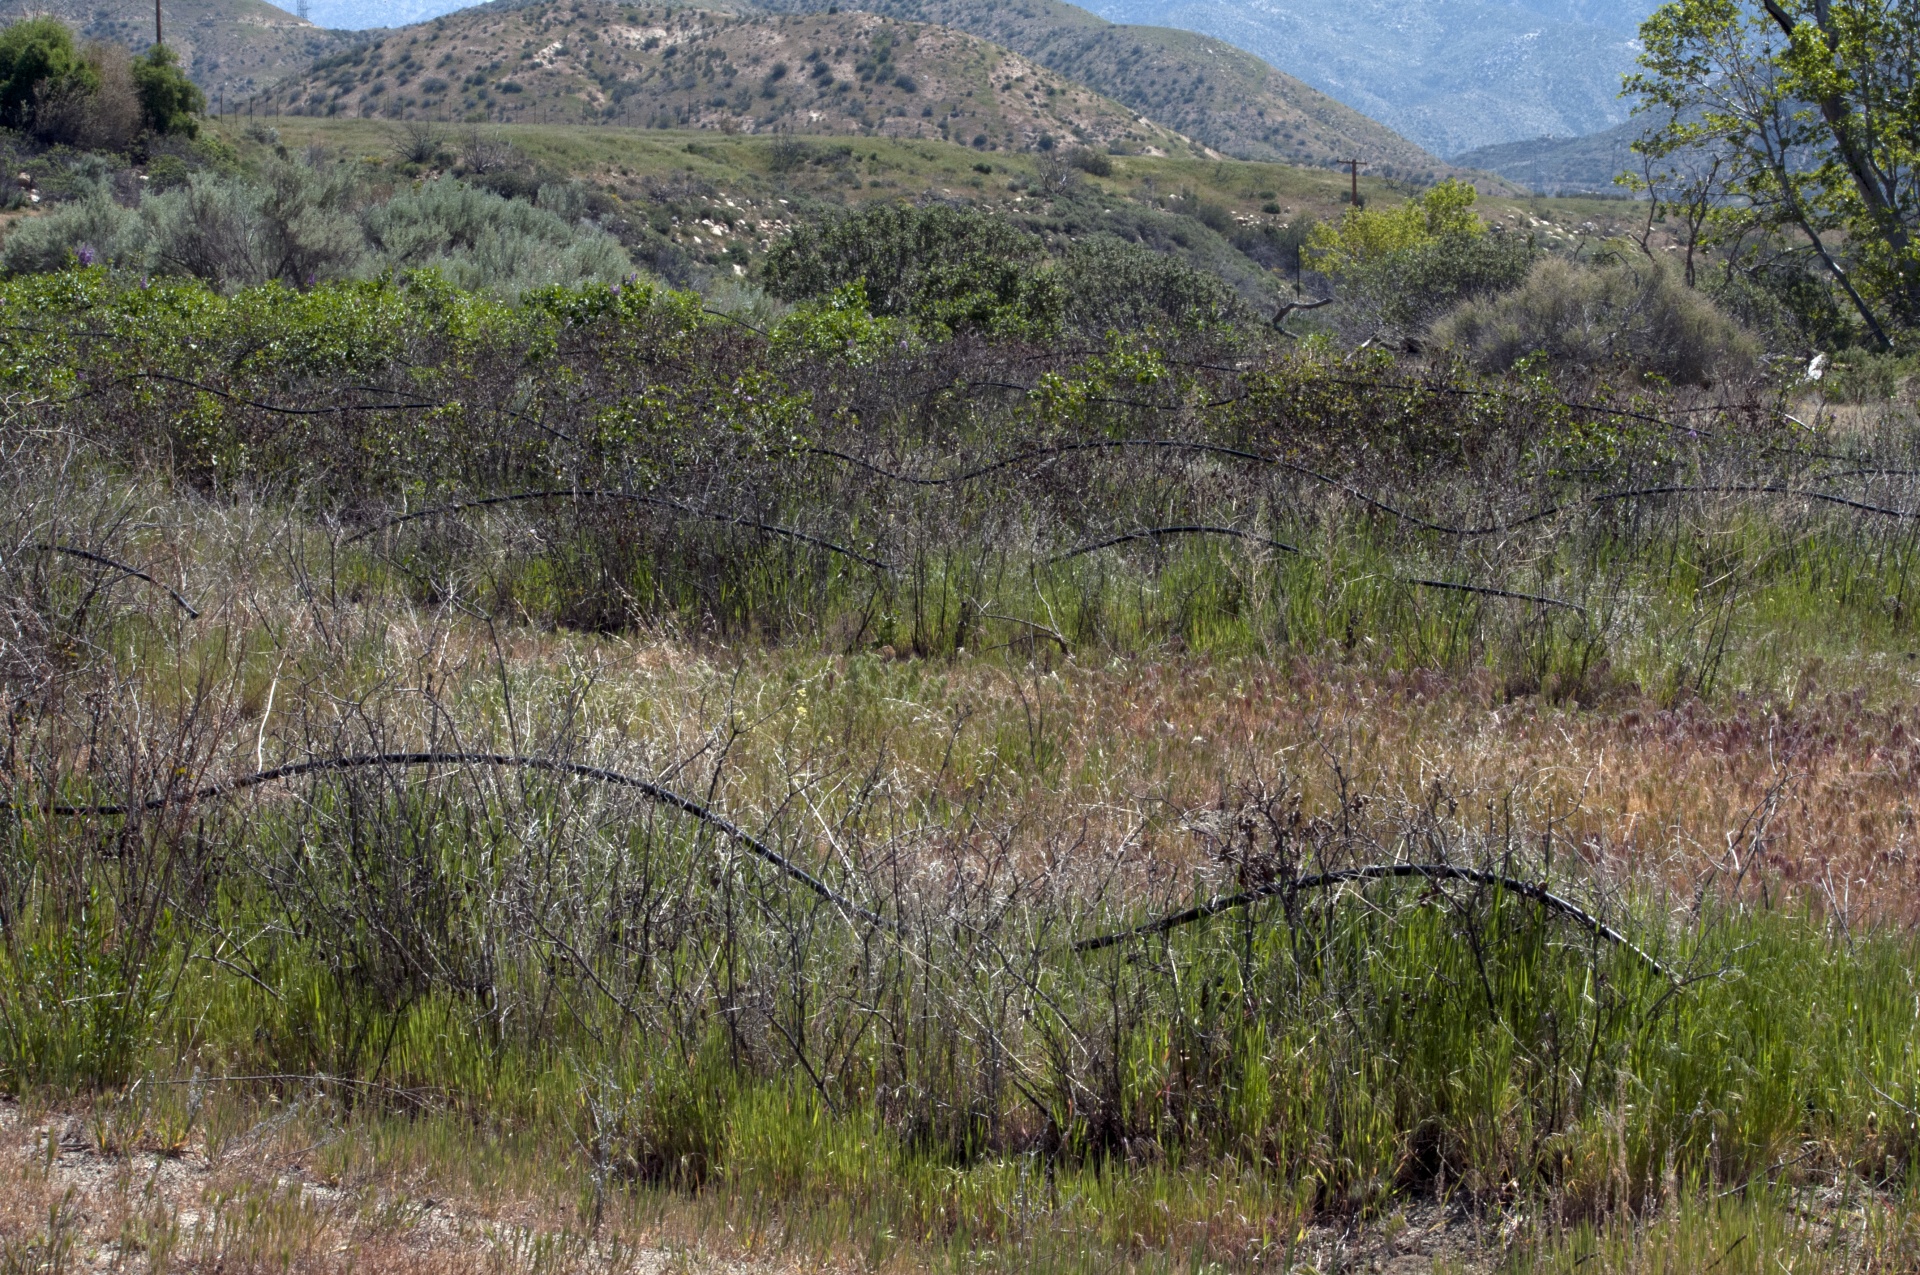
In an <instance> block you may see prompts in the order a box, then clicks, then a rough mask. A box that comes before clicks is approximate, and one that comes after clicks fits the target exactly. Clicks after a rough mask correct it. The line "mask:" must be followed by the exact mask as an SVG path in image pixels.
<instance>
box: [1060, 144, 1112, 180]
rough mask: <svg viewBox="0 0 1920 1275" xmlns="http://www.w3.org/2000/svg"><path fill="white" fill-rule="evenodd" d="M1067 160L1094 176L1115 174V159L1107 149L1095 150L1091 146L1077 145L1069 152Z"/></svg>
mask: <svg viewBox="0 0 1920 1275" xmlns="http://www.w3.org/2000/svg"><path fill="white" fill-rule="evenodd" d="M1067 162H1068V163H1069V164H1072V165H1073V166H1074V167H1075V168H1077V169H1079V170H1080V171H1081V172H1083V173H1087V174H1090V175H1092V176H1094V177H1111V176H1113V160H1112V159H1110V158H1109V157H1108V155H1107V153H1106V152H1105V151H1097V150H1094V149H1093V148H1092V147H1091V146H1076V147H1074V148H1073V150H1072V151H1070V152H1069V153H1068V154H1067Z"/></svg>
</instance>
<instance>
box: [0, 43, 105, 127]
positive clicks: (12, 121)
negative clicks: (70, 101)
mask: <svg viewBox="0 0 1920 1275" xmlns="http://www.w3.org/2000/svg"><path fill="white" fill-rule="evenodd" d="M98 87H99V81H98V79H97V78H96V77H95V76H94V73H93V70H92V68H90V67H89V66H88V65H87V63H86V60H85V59H84V58H82V57H81V56H80V53H79V51H78V50H77V49H75V48H74V45H73V32H71V31H69V30H67V28H66V24H65V23H63V22H61V21H60V20H59V19H58V18H29V19H27V20H26V21H24V22H15V23H13V24H12V25H11V26H9V27H7V28H6V29H5V30H3V31H0V127H6V128H27V127H29V126H30V125H31V124H32V123H33V121H34V116H35V113H36V112H37V111H38V110H39V109H40V106H41V103H43V102H45V101H46V100H47V99H48V98H49V97H52V96H56V95H58V96H64V95H66V94H69V93H72V92H76V91H78V92H91V91H92V90H93V89H95V88H98Z"/></svg>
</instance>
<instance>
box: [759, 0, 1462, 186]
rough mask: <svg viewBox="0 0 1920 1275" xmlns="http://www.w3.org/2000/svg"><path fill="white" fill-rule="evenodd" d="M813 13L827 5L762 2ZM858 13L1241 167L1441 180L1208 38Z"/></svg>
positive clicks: (970, 1)
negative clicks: (1012, 58) (989, 59)
mask: <svg viewBox="0 0 1920 1275" xmlns="http://www.w3.org/2000/svg"><path fill="white" fill-rule="evenodd" d="M763 2H764V5H765V7H767V8H770V9H788V10H792V9H824V8H826V7H827V6H828V0H763ZM859 4H860V7H861V8H864V9H870V10H872V11H874V12H876V13H884V14H888V15H890V16H893V17H897V18H906V19H910V20H912V21H915V22H937V23H940V24H942V25H945V26H950V27H955V28H958V29H959V30H962V31H970V32H972V33H973V34H975V35H978V36H982V37H984V38H986V39H989V40H992V41H993V42H994V43H996V44H1002V45H1005V46H1006V47H1007V48H1009V49H1013V50H1016V51H1018V52H1020V53H1023V54H1025V55H1026V56H1028V57H1030V58H1032V59H1034V60H1035V61H1037V62H1039V63H1041V64H1043V65H1045V66H1047V67H1049V68H1051V69H1052V70H1054V71H1057V72H1059V73H1060V74H1062V75H1065V76H1067V77H1069V78H1071V79H1074V80H1077V81H1079V82H1080V83H1082V84H1085V85H1086V86H1088V87H1089V88H1092V89H1094V90H1096V91H1098V92H1101V93H1105V94H1107V95H1108V96H1110V97H1112V98H1114V99H1116V100H1117V101H1120V102H1124V103H1125V104H1126V105H1128V106H1130V107H1132V108H1133V109H1134V110H1136V111H1139V112H1140V113H1141V114H1143V115H1146V116H1148V117H1149V118H1151V119H1154V120H1157V121H1159V122H1160V123H1162V124H1165V125H1166V126H1167V127H1169V128H1174V129H1178V130H1179V131H1180V132H1182V133H1185V134H1186V135H1187V136H1189V137H1191V138H1194V139H1195V140H1197V141H1201V142H1204V143H1206V144H1207V145H1208V146H1211V147H1213V148H1214V149H1216V150H1218V151H1221V152H1222V153H1224V154H1228V155H1232V156H1235V157H1236V158H1240V159H1262V160H1278V161H1281V162H1284V163H1290V164H1309V165H1315V166H1325V165H1329V164H1332V163H1334V162H1336V161H1339V160H1343V159H1347V158H1350V157H1353V156H1356V155H1357V156H1358V157H1359V158H1361V159H1363V160H1365V161H1367V162H1368V163H1369V164H1371V165H1372V166H1373V169H1374V171H1376V172H1378V173H1379V174H1381V175H1382V176H1387V177H1397V178H1401V179H1414V180H1432V179H1433V178H1434V177H1436V176H1439V175H1442V174H1444V173H1446V172H1449V171H1451V170H1450V169H1448V167H1447V165H1445V164H1443V163H1442V162H1441V161H1439V160H1438V159H1436V158H1435V157H1434V156H1432V155H1430V154H1428V153H1427V152H1426V151H1424V150H1422V149H1420V147H1418V146H1416V145H1414V144H1413V143H1412V142H1410V141H1408V140H1407V139H1406V138H1404V137H1401V136H1400V135H1399V134H1398V133H1395V132H1394V131H1393V130H1391V129H1389V128H1387V127H1386V126H1385V125H1384V124H1379V123H1377V122H1375V121H1373V120H1370V119H1368V118H1367V117H1366V116H1364V115H1362V114H1360V113H1359V112H1358V111H1355V110H1353V109H1351V108H1350V107H1346V106H1342V105H1341V104H1340V103H1339V102H1336V101H1335V100H1334V99H1333V98H1331V97H1328V96H1327V95H1326V94H1324V93H1322V92H1320V91H1319V90H1318V89H1314V88H1310V87H1308V86H1307V85H1306V84H1303V83H1302V82H1301V81H1299V80H1297V79H1295V78H1293V77H1292V76H1290V75H1287V74H1285V73H1284V72H1281V71H1278V70H1275V69H1274V68H1273V67H1272V66H1270V65H1268V64H1267V63H1266V62H1263V61H1261V60H1260V59H1259V58H1257V57H1255V56H1254V55H1253V54H1251V53H1246V52H1243V51H1241V50H1240V49H1236V48H1234V47H1233V46H1232V45H1230V44H1227V43H1225V42H1224V41H1221V40H1216V39H1213V38H1212V37H1210V36H1204V35H1195V34H1193V33H1192V32H1189V31H1175V30H1172V29H1169V28H1166V27H1145V26H1115V25H1114V24H1113V23H1110V22H1108V21H1107V20H1106V19H1104V18H1101V17H1099V16H1098V15H1096V14H1093V13H1090V12H1088V11H1087V10H1085V9H1081V8H1077V7H1075V6H1074V5H1070V4H1062V3H1060V2H1059V0H859Z"/></svg>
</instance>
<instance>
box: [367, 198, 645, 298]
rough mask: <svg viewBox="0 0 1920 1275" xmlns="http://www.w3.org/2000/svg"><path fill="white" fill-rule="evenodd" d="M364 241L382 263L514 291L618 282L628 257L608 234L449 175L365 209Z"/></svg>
mask: <svg viewBox="0 0 1920 1275" xmlns="http://www.w3.org/2000/svg"><path fill="white" fill-rule="evenodd" d="M363 222H364V225H365V227H366V235H367V241H368V246H369V247H370V248H371V249H372V250H373V253H374V256H375V259H376V260H377V262H378V264H379V265H380V266H382V267H386V268H392V269H415V268H420V267H431V268H433V269H437V270H439V271H440V272H441V273H442V274H444V275H445V276H446V277H447V279H448V281H449V282H451V283H454V284H456V285H457V286H459V287H463V288H487V289H491V290H493V291H496V292H500V293H503V294H505V295H508V296H517V295H518V294H520V293H522V292H525V291H527V290H528V289H531V288H539V287H546V286H549V285H553V284H564V285H568V286H575V285H578V284H582V283H588V282H592V281H596V280H597V281H599V282H602V283H618V282H619V281H620V280H622V279H624V278H626V277H627V276H629V275H631V274H632V273H633V262H632V260H631V259H630V258H629V257H628V256H627V254H626V250H625V249H623V248H621V246H620V245H619V243H618V242H617V241H616V240H614V238H613V237H612V236H611V235H608V234H606V233H605V232H603V231H600V230H598V229H593V228H590V227H583V226H579V225H575V224H573V223H571V222H569V221H568V220H567V219H566V218H564V217H561V216H559V215H558V214H556V213H553V212H550V211H548V210H547V209H544V208H536V207H534V206H533V205H531V204H527V203H524V202H522V201H519V200H513V199H504V198H502V197H501V196H499V195H496V194H492V193H491V192H488V191H483V190H476V189H475V188H473V187H472V186H469V185H466V184H465V183H463V182H459V181H455V180H453V179H452V178H441V179H439V180H438V181H432V182H428V183H426V184H425V185H423V186H421V187H420V188H419V189H417V190H410V191H406V192H404V193H402V194H399V195H395V196H394V197H393V198H392V199H391V200H389V201H387V202H386V203H385V204H380V205H377V206H375V207H373V208H370V209H368V210H367V212H366V214H365V216H364V218H363Z"/></svg>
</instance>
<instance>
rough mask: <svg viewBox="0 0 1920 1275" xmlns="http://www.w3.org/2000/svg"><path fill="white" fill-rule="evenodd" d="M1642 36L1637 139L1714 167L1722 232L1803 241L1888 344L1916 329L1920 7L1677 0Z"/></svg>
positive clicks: (1872, 1)
mask: <svg viewBox="0 0 1920 1275" xmlns="http://www.w3.org/2000/svg"><path fill="white" fill-rule="evenodd" d="M1640 40H1641V44H1642V46H1643V47H1644V50H1645V51H1644V52H1643V54H1642V55H1641V58H1640V62H1641V66H1642V67H1643V68H1644V70H1643V72H1642V73H1640V74H1638V75H1635V76H1632V77H1630V79H1629V80H1628V83H1627V89H1628V91H1629V92H1631V93H1633V94H1636V95H1637V96H1638V97H1639V98H1640V106H1639V108H1638V109H1639V110H1641V111H1644V112H1647V113H1649V114H1651V115H1653V116H1654V117H1655V118H1656V119H1657V120H1659V123H1657V124H1656V125H1655V126H1654V127H1653V128H1651V129H1650V130H1649V131H1648V133H1647V135H1646V136H1645V137H1644V138H1643V139H1642V140H1641V141H1640V142H1638V143H1636V149H1637V150H1639V151H1640V153H1641V154H1642V155H1643V156H1645V157H1647V158H1649V159H1650V160H1653V161H1655V162H1661V163H1665V162H1668V161H1672V160H1674V159H1676V158H1677V157H1683V156H1686V155H1688V153H1690V152H1691V153H1692V154H1693V155H1694V156H1695V158H1693V159H1692V160H1690V161H1689V163H1690V164H1691V166H1692V167H1693V168H1694V170H1695V171H1698V170H1699V168H1700V165H1701V163H1702V162H1703V161H1702V160H1701V158H1699V157H1700V156H1708V157H1711V159H1712V160H1713V161H1717V162H1718V163H1719V164H1720V165H1721V166H1722V167H1721V169H1720V171H1719V172H1717V173H1716V177H1717V178H1718V179H1719V180H1722V181H1724V190H1725V192H1726V194H1725V196H1724V198H1722V199H1721V200H1720V201H1719V202H1718V203H1717V205H1716V206H1715V207H1714V208H1713V209H1712V210H1711V212H1710V214H1709V216H1708V221H1709V223H1710V224H1711V225H1712V226H1713V227H1714V228H1715V230H1716V231H1717V232H1718V234H1719V235H1720V236H1721V237H1723V238H1726V237H1733V236H1737V235H1740V234H1743V233H1750V232H1751V230H1752V229H1753V228H1754V227H1755V226H1759V227H1762V228H1768V229H1778V230H1784V231H1789V232H1792V233H1795V234H1797V235H1800V236H1802V237H1804V238H1805V240H1806V242H1807V244H1808V246H1809V248H1810V249H1811V250H1812V252H1813V253H1814V254H1815V255H1816V256H1818V258H1819V259H1820V260H1821V262H1822V263H1823V264H1824V265H1825V267H1826V268H1827V270H1828V271H1829V272H1830V274H1831V275H1832V277H1833V279H1834V280H1835V282H1836V284H1837V285H1838V286H1839V287H1840V288H1841V289H1842V291H1844V292H1845V294H1846V296H1847V298H1848V301H1849V302H1850V303H1851V304H1852V305H1853V306H1854V308H1855V309H1856V310H1857V312H1858V313H1859V315H1860V318H1861V321H1862V322H1863V323H1864V324H1865V325H1866V327H1867V329H1868V331H1869V332H1870V333H1872V335H1873V338H1874V340H1875V341H1876V343H1878V344H1879V345H1881V346H1883V347H1890V346H1891V345H1892V337H1891V335H1890V331H1889V329H1890V328H1899V329H1905V330H1912V329H1915V328H1917V327H1920V241H1917V239H1916V229H1917V228H1916V219H1917V218H1920V6H1916V4H1915V3H1914V0H1671V2H1670V3H1668V4H1667V5H1665V6H1664V7H1663V8H1661V9H1659V10H1658V11H1657V12H1655V13H1654V15H1653V16H1652V17H1650V18H1648V19H1647V21H1646V23H1645V24H1644V25H1643V26H1642V27H1641V29H1640Z"/></svg>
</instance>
